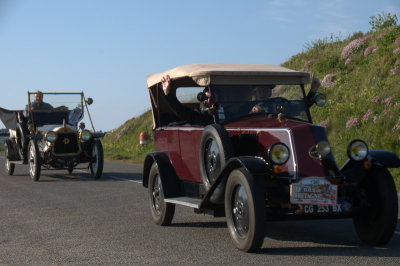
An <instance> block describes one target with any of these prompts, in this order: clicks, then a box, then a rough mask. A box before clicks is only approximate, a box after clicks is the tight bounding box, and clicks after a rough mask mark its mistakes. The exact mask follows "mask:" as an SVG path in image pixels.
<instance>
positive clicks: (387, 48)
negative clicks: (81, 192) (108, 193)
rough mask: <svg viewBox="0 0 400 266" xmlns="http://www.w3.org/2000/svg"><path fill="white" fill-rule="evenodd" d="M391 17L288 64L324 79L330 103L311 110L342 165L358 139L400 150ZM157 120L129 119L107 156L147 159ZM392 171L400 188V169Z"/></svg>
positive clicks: (397, 32)
mask: <svg viewBox="0 0 400 266" xmlns="http://www.w3.org/2000/svg"><path fill="white" fill-rule="evenodd" d="M385 22H387V20H383V22H382V21H380V22H379V21H378V20H375V21H372V23H371V21H370V23H371V25H372V30H371V31H369V32H367V33H362V32H357V33H355V34H353V35H352V36H350V37H348V38H347V39H344V40H341V39H339V38H334V37H331V38H325V39H319V40H316V41H314V42H312V43H309V44H307V45H306V48H305V50H304V51H303V52H302V53H299V54H297V55H294V56H293V57H291V58H290V59H289V60H288V61H287V62H285V63H283V64H282V65H283V66H285V67H288V68H291V69H295V70H300V71H305V72H309V73H313V72H315V76H316V77H318V78H319V79H320V80H321V83H322V87H321V88H320V90H319V92H321V93H324V94H325V95H326V96H327V104H326V105H325V106H324V107H322V108H317V107H313V108H312V110H311V112H312V116H313V119H314V123H315V124H320V125H322V126H324V127H325V128H326V131H327V133H328V137H329V140H330V144H331V147H332V150H333V153H334V155H335V158H336V160H337V163H338V165H339V166H341V165H342V164H343V163H344V162H345V161H346V160H347V155H346V147H347V145H348V143H349V142H350V141H351V140H353V139H355V138H360V139H363V140H365V141H366V143H367V144H368V145H369V148H370V149H386V150H390V151H393V152H395V153H396V154H397V155H400V26H397V25H396V23H397V19H396V21H392V23H389V24H388V23H386V25H385ZM379 23H380V24H379ZM266 63H268V62H266ZM151 125H152V119H151V113H150V111H147V112H145V113H144V114H143V115H141V116H139V117H138V118H133V119H131V120H128V121H127V122H126V123H125V124H124V125H122V126H121V127H119V128H118V129H116V130H114V131H113V132H112V133H111V134H109V135H107V136H106V138H105V140H104V150H105V155H106V157H107V158H109V159H116V160H130V161H135V162H142V160H143V158H144V156H145V154H146V153H147V152H148V151H151V150H152V148H153V144H152V143H151V144H149V145H147V146H146V147H144V148H143V147H140V145H139V134H140V132H141V131H144V130H145V129H146V126H147V128H148V130H149V133H150V129H151ZM391 172H392V174H393V175H394V176H396V183H397V186H398V188H400V170H399V169H394V170H391Z"/></svg>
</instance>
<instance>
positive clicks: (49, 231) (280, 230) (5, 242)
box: [0, 153, 400, 265]
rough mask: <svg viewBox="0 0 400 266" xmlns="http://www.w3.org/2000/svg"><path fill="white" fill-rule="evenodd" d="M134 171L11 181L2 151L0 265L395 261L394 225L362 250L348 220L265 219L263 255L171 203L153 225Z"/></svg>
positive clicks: (20, 173)
mask: <svg viewBox="0 0 400 266" xmlns="http://www.w3.org/2000/svg"><path fill="white" fill-rule="evenodd" d="M141 170H142V167H141V165H133V164H125V163H116V162H106V163H105V169H104V175H103V178H102V179H101V180H98V181H95V180H93V179H92V178H91V177H90V175H89V174H88V171H87V170H76V171H75V172H74V173H73V174H71V175H68V174H67V171H66V170H65V171H43V172H42V177H41V179H40V181H39V182H33V181H31V180H30V177H29V175H28V169H27V166H17V167H16V171H15V173H14V175H13V176H8V175H6V173H5V171H4V153H0V264H1V265H26V264H29V265H49V264H62V265H69V264H73V265H76V264H84V265H87V264H95V265H99V264H107V265H110V264H129V265H132V264H135V265H139V264H140V265H142V264H166V265H176V264H185V265H186V264H203V265H206V264H221V265H244V264H246V265H247V264H290V265H295V264H296V265H298V264H307V265H308V264H323V265H325V264H335V265H337V264H340V265H343V264H353V265H365V264H374V265H379V264H385V265H390V264H391V265H400V232H399V231H400V221H399V223H398V225H397V232H396V234H395V235H394V237H393V239H392V240H391V242H390V243H389V244H388V245H386V246H385V247H379V248H376V247H370V246H366V245H364V244H362V243H361V242H360V241H359V239H358V237H357V235H356V234H355V232H354V229H353V225H352V222H351V220H349V219H345V220H319V221H290V222H270V223H268V224H267V230H266V231H267V232H266V237H265V239H264V244H263V246H262V250H261V251H260V252H259V253H256V254H247V253H244V252H241V251H238V250H236V249H235V247H234V246H233V245H232V243H231V240H230V236H229V233H228V229H227V227H226V223H225V221H224V219H223V218H213V217H212V216H208V215H198V214H194V212H193V210H192V209H190V208H186V207H177V210H176V213H175V217H174V220H173V224H172V225H171V226H168V227H160V226H157V225H155V224H154V223H153V222H152V220H151V216H150V212H149V206H148V205H149V203H148V199H147V190H146V189H145V188H143V187H142V185H141V182H140V180H141Z"/></svg>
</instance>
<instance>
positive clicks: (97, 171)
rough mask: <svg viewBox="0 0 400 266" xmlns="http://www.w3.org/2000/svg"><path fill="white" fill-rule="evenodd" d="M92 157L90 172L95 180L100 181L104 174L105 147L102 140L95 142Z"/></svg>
mask: <svg viewBox="0 0 400 266" xmlns="http://www.w3.org/2000/svg"><path fill="white" fill-rule="evenodd" d="M91 155H92V161H91V163H90V165H89V167H90V172H91V173H92V175H93V176H94V179H99V178H100V177H101V175H102V173H103V165H104V156H103V145H101V142H100V140H98V139H95V140H93V145H92V152H91Z"/></svg>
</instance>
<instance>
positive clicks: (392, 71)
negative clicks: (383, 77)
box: [389, 66, 399, 76]
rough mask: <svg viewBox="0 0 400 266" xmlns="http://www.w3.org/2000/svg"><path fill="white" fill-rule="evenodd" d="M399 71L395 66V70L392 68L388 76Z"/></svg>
mask: <svg viewBox="0 0 400 266" xmlns="http://www.w3.org/2000/svg"><path fill="white" fill-rule="evenodd" d="M398 69H399V66H396V67H395V68H393V69H391V70H390V71H389V74H390V75H392V76H393V75H396V72H397V70H398Z"/></svg>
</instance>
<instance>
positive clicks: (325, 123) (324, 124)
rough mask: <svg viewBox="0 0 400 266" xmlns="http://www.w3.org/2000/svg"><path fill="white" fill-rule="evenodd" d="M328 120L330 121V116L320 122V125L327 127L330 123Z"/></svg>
mask: <svg viewBox="0 0 400 266" xmlns="http://www.w3.org/2000/svg"><path fill="white" fill-rule="evenodd" d="M328 122H329V118H327V119H325V120H324V121H322V122H320V123H319V124H318V125H320V126H321V127H326V126H327V125H328Z"/></svg>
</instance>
